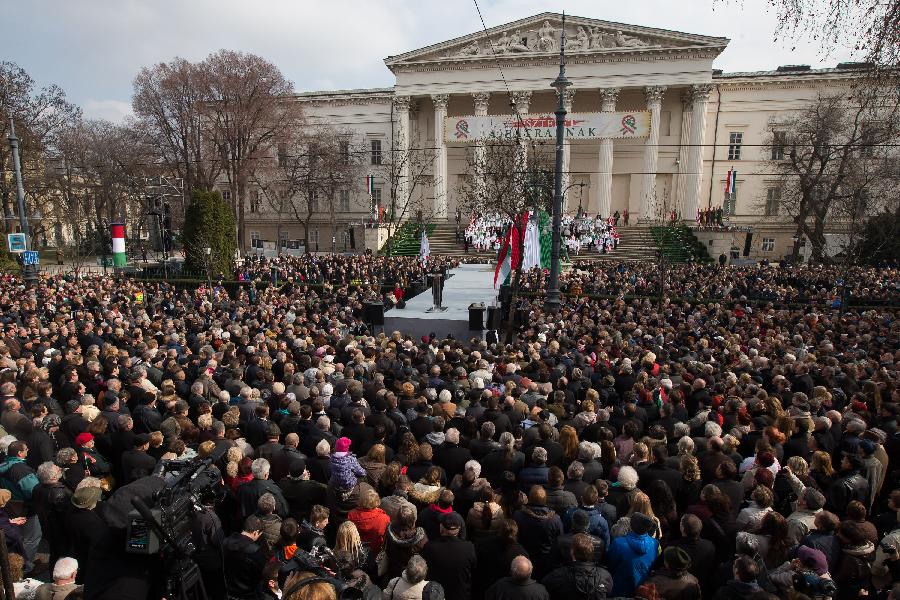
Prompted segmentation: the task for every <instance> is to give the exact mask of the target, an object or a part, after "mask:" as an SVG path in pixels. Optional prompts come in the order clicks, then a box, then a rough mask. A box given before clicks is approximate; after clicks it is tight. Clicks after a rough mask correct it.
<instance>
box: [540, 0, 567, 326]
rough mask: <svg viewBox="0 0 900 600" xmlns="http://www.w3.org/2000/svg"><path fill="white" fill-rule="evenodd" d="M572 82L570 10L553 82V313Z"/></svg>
mask: <svg viewBox="0 0 900 600" xmlns="http://www.w3.org/2000/svg"><path fill="white" fill-rule="evenodd" d="M570 85H572V82H571V81H569V80H568V79H566V13H563V15H562V28H561V34H560V38H559V76H557V78H556V79H555V80H554V81H553V83H552V84H550V87H553V88H556V94H557V96H558V102H557V104H556V111H555V113H554V114H555V115H556V170H555V173H554V178H553V244H552V246H551V249H550V277H549V278H548V279H547V298H546V299H545V300H544V308H545V309H546V310H547V312H549V313H555V312H556V311H558V310H559V304H560V299H559V267H560V265H559V247H560V244H561V242H562V240H561V239H560V238H561V235H562V231H560V230H561V229H562V195H563V194H562V176H563V172H562V165H563V144H564V143H565V133H566V104H565V102H566V88H567V87H569V86H570Z"/></svg>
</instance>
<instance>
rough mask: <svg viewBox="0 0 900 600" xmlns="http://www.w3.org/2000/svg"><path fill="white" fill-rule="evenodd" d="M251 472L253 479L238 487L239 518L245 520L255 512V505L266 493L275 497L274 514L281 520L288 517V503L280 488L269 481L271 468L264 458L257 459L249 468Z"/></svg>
mask: <svg viewBox="0 0 900 600" xmlns="http://www.w3.org/2000/svg"><path fill="white" fill-rule="evenodd" d="M250 468H251V469H252V471H253V479H252V480H251V481H248V482H247V483H243V484H241V485H240V486H238V489H237V500H238V504H239V505H240V507H241V518H244V519H246V518H247V517H249V516H250V515H252V514H253V513H255V512H256V508H257V506H256V504H257V502H258V501H259V499H260V497H261V496H262V495H263V494H265V493H266V492H268V493H270V494H272V495H273V496H275V512H276V513H278V516H279V517H281V518H282V519H284V518H286V517H287V516H288V503H287V500H285V499H284V494H282V493H281V488H279V487H278V486H277V485H275V483H274V482H272V481H270V480H269V471H270V469H271V466H270V465H269V461H267V460H266V459H264V458H257V459H256V460H254V461H253V465H252V466H251V467H250Z"/></svg>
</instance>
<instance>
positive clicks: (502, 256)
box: [494, 227, 513, 290]
mask: <svg viewBox="0 0 900 600" xmlns="http://www.w3.org/2000/svg"><path fill="white" fill-rule="evenodd" d="M512 229H513V228H512V227H507V228H506V235H504V236H503V243H502V244H500V252H499V253H498V254H497V268H496V269H494V289H495V290H496V289H497V288H498V287H499V286H501V285H503V284H504V283H506V282H507V280H508V279H509V274H510V273H511V272H512V262H511V258H512V252H511V251H510V250H511V248H510V247H509V242H510V238H511V237H512ZM498 282H499V284H498Z"/></svg>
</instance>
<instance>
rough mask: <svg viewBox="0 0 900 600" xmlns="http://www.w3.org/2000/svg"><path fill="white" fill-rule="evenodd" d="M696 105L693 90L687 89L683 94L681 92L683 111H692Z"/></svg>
mask: <svg viewBox="0 0 900 600" xmlns="http://www.w3.org/2000/svg"><path fill="white" fill-rule="evenodd" d="M693 105H694V92H693V90H692V89H691V88H685V90H684V91H683V92H681V108H682V110H685V111H687V110H690V109H691V107H692V106H693Z"/></svg>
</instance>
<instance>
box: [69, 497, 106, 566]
mask: <svg viewBox="0 0 900 600" xmlns="http://www.w3.org/2000/svg"><path fill="white" fill-rule="evenodd" d="M101 493H102V492H101V490H100V488H98V487H83V488H81V489H80V490H77V491H76V492H75V494H74V495H73V496H72V501H71V502H72V507H73V508H72V510H71V511H70V512H69V516H68V518H67V519H66V533H67V534H68V538H69V543H70V544H71V546H70V548H71V551H72V557H73V558H74V559H75V560H77V561H78V564H79V565H88V564H89V561H90V557H91V553H92V552H93V550H94V547H95V546H96V545H97V543H98V542H99V541H100V540H102V539H103V537H104V536H105V535H106V530H107V525H106V522H105V521H104V520H103V518H102V517H101V516H100V515H99V514H98V513H97V511H96V508H97V503H98V502H99V501H100V495H101ZM86 571H87V568H84V567H83V568H81V569H79V570H78V578H77V579H76V580H75V581H76V582H77V583H81V582H83V581H84V577H85V576H86V574H87V573H86Z"/></svg>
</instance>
